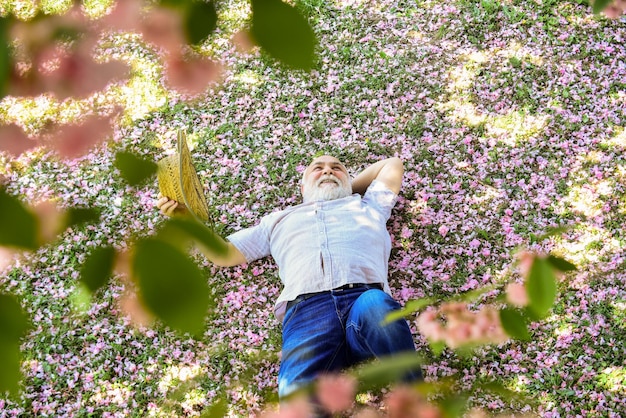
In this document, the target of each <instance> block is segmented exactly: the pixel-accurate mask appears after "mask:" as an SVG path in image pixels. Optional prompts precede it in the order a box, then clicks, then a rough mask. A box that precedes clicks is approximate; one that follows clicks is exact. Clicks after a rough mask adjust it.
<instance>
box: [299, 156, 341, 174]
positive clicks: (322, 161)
mask: <svg viewBox="0 0 626 418" xmlns="http://www.w3.org/2000/svg"><path fill="white" fill-rule="evenodd" d="M327 164H329V165H333V166H334V165H338V166H340V167H341V168H342V170H343V171H345V172H347V171H348V170H347V169H346V167H345V166H344V165H343V164H342V162H341V161H339V159H338V158H335V157H333V156H331V155H322V156H321V157H317V158H315V159H313V161H311V164H309V166H308V167H307V169H306V171H307V172H308V171H310V170H311V169H312V168H314V167H317V166H324V165H327Z"/></svg>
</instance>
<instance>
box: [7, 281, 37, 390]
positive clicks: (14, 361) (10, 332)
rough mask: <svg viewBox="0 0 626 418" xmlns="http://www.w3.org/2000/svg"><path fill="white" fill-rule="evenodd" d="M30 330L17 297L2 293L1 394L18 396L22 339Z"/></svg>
mask: <svg viewBox="0 0 626 418" xmlns="http://www.w3.org/2000/svg"><path fill="white" fill-rule="evenodd" d="M29 328H30V323H29V320H28V317H27V316H26V314H25V313H24V311H23V310H22V307H21V306H20V304H19V302H18V301H17V299H16V298H15V296H12V295H7V294H2V293H0V359H2V367H0V394H1V393H4V392H5V391H8V392H9V393H11V394H12V395H17V393H18V391H19V382H20V379H21V378H22V373H21V369H20V367H21V357H22V356H21V353H20V343H21V339H22V338H23V337H24V336H25V335H26V332H27V331H28V329H29Z"/></svg>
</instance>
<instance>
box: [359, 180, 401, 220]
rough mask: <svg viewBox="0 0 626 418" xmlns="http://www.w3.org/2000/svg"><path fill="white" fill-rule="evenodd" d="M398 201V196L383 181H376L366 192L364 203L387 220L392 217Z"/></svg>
mask: <svg viewBox="0 0 626 418" xmlns="http://www.w3.org/2000/svg"><path fill="white" fill-rule="evenodd" d="M397 201H398V195H397V194H395V193H394V192H392V191H391V190H390V189H389V188H387V186H386V185H385V183H383V182H382V181H378V180H374V181H372V184H370V186H369V187H368V188H367V190H366V191H365V195H364V196H363V203H364V204H366V205H368V206H370V207H372V208H373V209H375V210H376V211H378V212H380V214H381V215H383V216H384V217H385V219H389V218H390V217H391V210H392V209H393V207H394V206H395V204H396V202H397Z"/></svg>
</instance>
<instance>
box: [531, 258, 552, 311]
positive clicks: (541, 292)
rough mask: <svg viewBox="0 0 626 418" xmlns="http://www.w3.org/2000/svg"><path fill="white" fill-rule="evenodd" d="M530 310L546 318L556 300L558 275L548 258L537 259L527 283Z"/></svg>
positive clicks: (534, 261)
mask: <svg viewBox="0 0 626 418" xmlns="http://www.w3.org/2000/svg"><path fill="white" fill-rule="evenodd" d="M526 290H527V292H528V300H529V305H528V308H529V309H530V310H531V311H532V312H534V313H535V314H536V315H538V316H539V317H540V318H545V316H546V315H547V314H548V312H549V311H550V309H552V305H554V301H555V300H556V275H555V274H554V270H553V268H552V265H550V263H549V262H548V260H547V259H546V258H543V257H535V258H534V260H533V262H532V265H531V267H530V273H529V275H528V279H527V282H526Z"/></svg>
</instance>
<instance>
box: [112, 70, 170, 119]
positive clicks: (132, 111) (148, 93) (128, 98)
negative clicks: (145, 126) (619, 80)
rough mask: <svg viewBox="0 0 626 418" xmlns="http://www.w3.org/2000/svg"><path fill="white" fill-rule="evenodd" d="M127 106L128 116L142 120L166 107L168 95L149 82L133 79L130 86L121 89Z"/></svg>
mask: <svg viewBox="0 0 626 418" xmlns="http://www.w3.org/2000/svg"><path fill="white" fill-rule="evenodd" d="M120 93H121V94H122V97H123V98H124V100H123V101H124V102H125V104H126V111H127V115H128V116H129V117H130V118H131V119H133V120H137V119H141V118H143V117H144V116H145V115H147V114H148V113H150V112H151V111H153V110H156V109H158V108H160V107H161V106H163V105H165V102H166V100H167V96H166V93H165V92H164V91H163V90H162V89H160V88H158V87H157V86H155V85H154V83H152V82H150V81H149V80H140V79H137V78H135V79H133V80H131V81H130V82H129V83H128V85H126V86H122V87H121V88H120Z"/></svg>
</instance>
